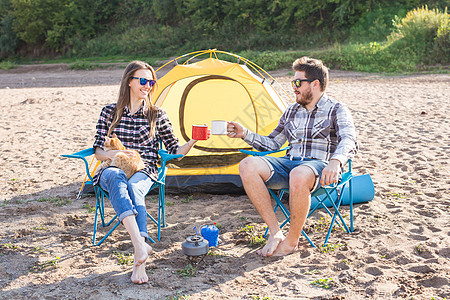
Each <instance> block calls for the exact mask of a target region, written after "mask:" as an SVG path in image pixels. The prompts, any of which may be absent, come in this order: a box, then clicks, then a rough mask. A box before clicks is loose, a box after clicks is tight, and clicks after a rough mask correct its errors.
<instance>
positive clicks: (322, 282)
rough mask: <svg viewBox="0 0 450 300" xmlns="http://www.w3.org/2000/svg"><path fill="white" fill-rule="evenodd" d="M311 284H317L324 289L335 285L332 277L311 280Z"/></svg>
mask: <svg viewBox="0 0 450 300" xmlns="http://www.w3.org/2000/svg"><path fill="white" fill-rule="evenodd" d="M311 285H315V286H318V287H321V288H324V289H329V288H331V287H332V286H333V285H334V282H333V279H332V278H323V279H316V280H314V281H313V282H311Z"/></svg>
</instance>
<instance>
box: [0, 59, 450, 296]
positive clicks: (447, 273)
mask: <svg viewBox="0 0 450 300" xmlns="http://www.w3.org/2000/svg"><path fill="white" fill-rule="evenodd" d="M121 73H122V69H119V68H116V69H114V68H112V69H104V70H99V71H70V70H68V69H67V66H65V65H58V66H53V67H51V66H41V67H36V66H32V67H22V68H19V69H15V70H10V71H1V72H0V106H1V111H2V115H1V118H0V139H1V143H0V153H1V157H0V165H1V170H2V172H1V173H0V191H1V192H0V288H1V291H0V298H2V299H57V298H69V299H186V298H188V297H189V299H263V297H268V298H266V299H363V298H364V299H412V298H414V299H433V297H434V299H444V298H447V299H448V298H449V297H450V263H449V262H450V228H449V224H450V216H449V215H450V214H449V204H450V197H449V196H448V191H449V187H450V176H449V174H450V166H449V161H450V160H449V152H450V129H449V128H450V118H449V117H448V112H449V111H450V100H449V96H450V76H449V75H436V74H432V75H410V76H393V77H386V76H382V75H378V74H362V73H353V72H340V71H332V72H331V80H330V83H329V87H328V94H329V95H331V96H333V97H335V98H337V99H339V100H341V101H343V102H345V103H346V104H347V105H348V106H349V108H350V110H351V112H352V114H353V117H354V121H355V124H356V126H357V133H358V140H359V143H360V152H359V153H358V155H357V156H356V158H355V160H354V162H353V168H354V171H355V172H356V173H358V174H364V173H369V174H370V175H371V176H372V179H373V181H374V184H375V191H376V194H375V198H374V200H373V201H371V202H368V203H364V204H359V205H356V206H355V232H354V233H352V234H347V233H345V232H343V231H335V232H333V234H332V236H331V239H330V245H331V246H332V247H329V248H327V249H325V250H324V249H322V250H320V249H314V248H312V247H311V246H310V245H309V244H308V243H307V241H306V240H305V239H304V238H301V239H300V242H299V250H298V251H297V252H295V253H293V254H291V255H288V256H286V257H282V258H261V257H258V256H257V255H256V253H255V252H256V249H257V248H256V247H252V246H251V242H250V238H249V234H248V233H245V232H242V228H247V229H249V228H252V226H253V228H254V230H256V232H257V233H258V234H260V233H262V232H263V226H264V224H263V222H262V220H261V218H260V217H259V216H258V214H257V213H256V211H255V209H254V208H253V207H252V205H251V204H250V202H249V200H248V198H247V196H245V195H211V194H202V193H196V194H181V195H167V197H166V201H167V204H168V206H167V222H168V227H167V228H165V229H163V232H162V239H161V241H160V242H157V243H156V244H154V245H153V247H154V250H155V254H154V255H153V256H151V257H150V258H149V260H148V267H147V273H148V276H149V282H148V283H147V284H144V285H140V286H138V285H134V284H132V283H130V275H131V269H132V267H131V266H130V263H131V262H130V261H131V259H130V256H128V255H129V254H131V253H132V247H131V243H130V241H129V240H128V236H127V234H126V232H125V231H124V228H123V227H122V226H120V227H119V230H117V231H116V232H114V233H113V234H112V236H111V237H110V238H109V239H108V240H107V241H106V242H105V243H104V244H103V245H102V246H100V247H95V246H92V245H91V237H92V225H93V221H94V214H93V213H92V209H91V208H92V207H93V206H95V198H94V197H93V196H91V195H88V196H84V197H83V198H81V199H80V200H76V199H75V198H76V194H77V191H78V189H79V187H80V183H81V181H82V179H83V166H82V164H81V162H80V161H75V160H69V159H64V158H61V157H60V156H59V155H60V154H68V153H72V152H74V151H76V150H80V149H83V148H86V147H90V146H91V145H92V142H93V136H94V132H95V124H96V121H97V118H98V115H99V113H100V109H101V107H102V106H104V105H105V104H108V103H111V102H114V101H115V99H116V96H117V92H118V83H119V82H120V76H121ZM273 74H275V76H276V78H277V80H278V81H279V82H280V83H281V84H282V86H283V87H284V88H285V89H287V90H288V91H290V83H289V81H290V79H291V78H290V76H289V75H288V70H280V71H277V72H274V73H273ZM151 198H152V199H149V200H148V208H149V211H150V212H153V213H154V212H155V210H156V197H155V196H152V197H151ZM106 211H107V215H113V211H112V209H111V207H110V205H109V204H108V205H107V209H106ZM343 211H344V213H346V212H347V213H348V210H347V208H344V210H343ZM323 216H324V215H323V213H321V212H319V213H318V214H317V215H315V216H314V217H313V218H311V219H310V220H308V223H307V229H309V230H312V231H313V232H312V233H311V236H312V238H313V239H314V240H315V241H317V242H318V243H320V241H321V240H322V239H323V238H324V235H325V234H324V232H323V231H321V230H320V226H319V225H320V222H321V221H323V219H322V220H321V219H320V218H321V217H323ZM212 222H216V223H217V224H218V225H220V244H219V246H218V247H217V248H216V249H214V250H213V252H212V253H211V254H212V255H208V256H207V257H206V258H205V260H204V262H202V263H201V264H200V265H199V267H198V270H197V272H196V276H182V274H185V275H188V274H187V273H188V272H187V271H188V269H186V266H187V260H186V257H185V256H184V255H183V254H182V252H181V243H182V242H183V241H184V239H185V238H186V237H187V236H189V235H191V234H192V232H193V231H192V229H193V226H195V225H197V226H199V225H201V224H204V223H212ZM149 230H150V234H151V236H153V237H155V236H156V230H155V227H154V226H151V225H149ZM103 232H104V231H103V230H102V231H101V233H103ZM326 250H327V251H326ZM131 257H132V256H131ZM314 282H316V283H318V285H314V284H312V283H314ZM320 282H322V284H320ZM326 287H328V288H326ZM258 297H259V298H258Z"/></svg>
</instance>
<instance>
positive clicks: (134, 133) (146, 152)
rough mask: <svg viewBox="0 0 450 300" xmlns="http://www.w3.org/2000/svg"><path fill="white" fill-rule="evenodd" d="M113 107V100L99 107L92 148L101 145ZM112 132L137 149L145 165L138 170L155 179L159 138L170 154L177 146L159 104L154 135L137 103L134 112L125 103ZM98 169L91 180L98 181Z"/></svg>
mask: <svg viewBox="0 0 450 300" xmlns="http://www.w3.org/2000/svg"><path fill="white" fill-rule="evenodd" d="M115 107H116V104H110V105H107V106H105V107H103V109H102V111H101V113H100V118H99V119H98V122H97V126H96V128H97V133H96V135H95V141H94V145H93V147H94V148H95V147H100V148H102V149H103V145H104V143H105V136H106V135H107V134H108V130H109V126H111V122H112V119H113V112H114V110H115ZM113 133H115V134H116V135H117V137H118V138H119V139H120V141H121V142H122V143H123V145H124V146H125V147H127V148H128V149H133V150H137V151H138V152H139V154H140V155H141V157H142V160H143V161H144V163H145V169H144V170H142V172H144V173H145V174H147V175H148V176H149V177H150V178H152V179H153V180H157V179H158V167H157V165H156V162H157V160H158V150H159V141H162V142H163V143H164V146H165V148H166V150H167V151H168V152H169V153H171V154H175V153H176V152H177V150H178V147H179V144H178V139H177V138H176V137H175V135H174V134H173V130H172V124H171V123H170V121H169V118H168V117H167V114H166V112H165V111H164V110H163V109H161V108H158V116H157V119H156V128H155V136H154V137H150V130H149V124H148V120H147V116H146V115H145V114H144V107H141V108H140V109H139V110H138V111H137V112H136V113H135V114H134V115H131V114H130V110H129V109H128V107H125V108H124V109H123V114H122V119H121V120H120V122H119V123H118V124H117V126H116V128H114V130H113ZM102 171H103V170H100V171H99V172H97V174H96V175H95V176H94V184H98V183H99V180H100V174H101V172H102Z"/></svg>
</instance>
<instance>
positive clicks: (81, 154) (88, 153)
mask: <svg viewBox="0 0 450 300" xmlns="http://www.w3.org/2000/svg"><path fill="white" fill-rule="evenodd" d="M94 153H95V149H94V148H88V149H84V150H81V151H78V152H75V153H73V154H63V155H61V156H62V157H67V158H77V159H81V160H83V162H84V166H85V168H86V174H87V176H88V177H89V179H90V180H91V181H92V177H91V174H90V172H89V163H88V162H87V160H86V157H87V156H91V155H93V154H94Z"/></svg>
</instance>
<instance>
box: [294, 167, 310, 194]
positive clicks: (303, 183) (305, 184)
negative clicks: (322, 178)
mask: <svg viewBox="0 0 450 300" xmlns="http://www.w3.org/2000/svg"><path fill="white" fill-rule="evenodd" d="M315 181H316V176H315V174H314V171H313V170H311V168H309V167H306V166H303V167H297V168H295V169H293V170H292V171H291V173H290V174H289V190H290V192H294V191H295V190H301V189H307V190H311V189H312V188H313V186H314V183H315Z"/></svg>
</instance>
